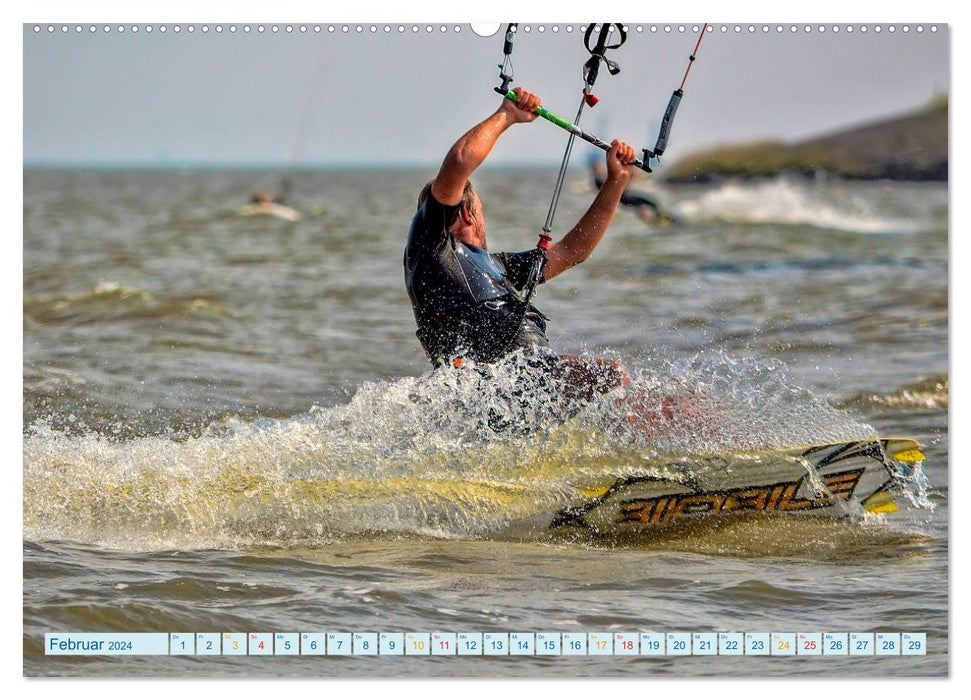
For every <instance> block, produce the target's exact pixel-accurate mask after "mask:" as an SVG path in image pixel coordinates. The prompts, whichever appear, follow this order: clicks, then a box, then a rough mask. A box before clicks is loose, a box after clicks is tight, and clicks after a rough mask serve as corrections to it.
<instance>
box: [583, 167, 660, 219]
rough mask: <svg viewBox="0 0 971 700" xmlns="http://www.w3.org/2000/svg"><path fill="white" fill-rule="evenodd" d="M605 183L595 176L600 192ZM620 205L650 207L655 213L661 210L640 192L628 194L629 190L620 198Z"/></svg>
mask: <svg viewBox="0 0 971 700" xmlns="http://www.w3.org/2000/svg"><path fill="white" fill-rule="evenodd" d="M604 182H605V181H604V180H603V179H602V178H599V177H597V176H596V175H594V176H593V184H594V185H595V186H596V187H597V189H598V190H599V189H600V188H601V187H603V186H604ZM620 203H621V204H623V205H624V206H625V207H650V208H651V209H653V210H654V211H655V212H659V211H660V208H659V207H658V206H657V204H656V203H655V202H653V201H652V200H651V199H649V198H648V197H646V196H645V195H643V194H640V193H638V192H628V191H627V190H624V194H622V195H621V196H620Z"/></svg>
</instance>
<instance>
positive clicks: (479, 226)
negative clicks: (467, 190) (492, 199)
mask: <svg viewBox="0 0 971 700" xmlns="http://www.w3.org/2000/svg"><path fill="white" fill-rule="evenodd" d="M472 199H473V200H474V202H475V203H474V205H473V206H474V207H475V209H474V210H473V213H474V214H475V230H476V232H477V233H478V234H479V235H480V236H482V237H483V238H485V216H484V215H483V213H482V200H481V199H479V193H478V192H476V191H475V190H473V191H472Z"/></svg>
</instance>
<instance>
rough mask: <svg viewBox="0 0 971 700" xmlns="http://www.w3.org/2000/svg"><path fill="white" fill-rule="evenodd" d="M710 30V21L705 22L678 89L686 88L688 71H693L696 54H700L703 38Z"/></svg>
mask: <svg viewBox="0 0 971 700" xmlns="http://www.w3.org/2000/svg"><path fill="white" fill-rule="evenodd" d="M707 31H708V23H707V22H705V26H703V27H702V28H701V36H699V37H698V43H697V44H695V50H694V51H692V52H691V58H690V59H689V60H688V69H687V70H686V71H685V72H684V77H683V78H682V79H681V87H679V88H678V90H684V84H685V83H686V82H688V73H690V72H691V65H692V64H693V63H694V62H695V61H694V59H695V56H697V55H698V49H699V48H700V47H701V40H702V39H704V38H705V32H707Z"/></svg>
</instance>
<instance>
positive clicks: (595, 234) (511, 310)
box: [404, 88, 636, 398]
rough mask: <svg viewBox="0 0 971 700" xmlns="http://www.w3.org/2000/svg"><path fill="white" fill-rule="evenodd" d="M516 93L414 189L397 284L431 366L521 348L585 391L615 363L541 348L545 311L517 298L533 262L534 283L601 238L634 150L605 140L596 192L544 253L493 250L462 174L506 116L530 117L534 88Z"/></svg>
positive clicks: (609, 380)
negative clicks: (400, 280)
mask: <svg viewBox="0 0 971 700" xmlns="http://www.w3.org/2000/svg"><path fill="white" fill-rule="evenodd" d="M515 92H516V95H517V97H518V101H517V102H513V101H512V100H508V99H504V100H503V101H502V104H501V105H500V106H499V109H497V110H496V111H495V113H494V114H492V115H491V116H490V117H488V118H487V119H485V120H484V121H482V122H481V123H479V124H478V125H476V126H475V127H473V128H472V129H471V130H470V131H469V132H468V133H466V134H465V135H464V136H462V138H460V139H459V140H458V141H457V142H456V143H455V145H454V146H452V148H451V149H450V150H449V152H448V155H446V156H445V160H444V161H443V163H442V166H441V169H440V170H439V171H438V175H437V176H436V177H435V179H434V180H431V181H430V182H429V183H428V184H427V185H425V188H424V189H423V190H422V192H421V194H420V195H419V198H418V211H417V212H416V214H415V216H414V218H413V219H412V222H411V230H410V232H409V234H408V244H407V247H406V248H405V255H404V267H405V284H406V286H407V288H408V295H409V297H410V298H411V304H412V308H413V309H414V312H415V320H416V321H417V323H418V332H417V335H418V339H419V340H420V341H421V344H422V346H423V347H424V349H425V352H426V353H427V354H428V356H429V358H431V360H432V363H433V364H435V365H436V366H438V365H441V364H444V363H452V364H454V365H456V366H460V365H461V364H462V363H463V362H464V360H465V359H471V360H474V361H475V362H479V363H483V362H485V363H489V362H495V361H497V360H499V359H501V358H503V357H504V356H506V355H507V354H509V353H510V352H512V351H514V350H518V349H525V351H526V352H527V353H529V354H530V356H531V357H534V358H538V359H539V361H542V362H544V363H546V364H547V365H548V367H549V369H550V370H551V372H552V373H553V374H554V376H557V377H559V378H561V379H563V380H564V382H565V386H568V387H569V389H568V390H567V392H566V393H568V394H569V395H572V396H573V397H575V398H589V397H590V396H592V395H593V394H594V393H595V392H596V393H603V392H604V391H607V390H609V389H611V388H613V387H616V386H621V385H626V384H627V381H628V380H627V372H626V369H625V368H624V367H623V365H620V364H619V363H615V362H612V361H609V360H601V359H593V360H591V359H584V358H579V357H576V356H562V357H561V356H559V355H556V354H555V353H553V352H552V351H551V350H550V349H549V347H548V346H549V343H548V341H547V338H546V317H545V316H543V314H542V313H541V312H540V311H539V310H538V309H536V307H535V306H533V305H532V304H530V303H528V302H527V300H526V299H525V292H526V291H527V290H526V289H525V288H526V287H527V286H528V285H527V281H528V278H529V276H530V272H531V270H534V263H536V262H537V261H538V262H539V265H538V266H537V268H535V269H538V270H539V272H540V274H539V277H538V280H537V283H541V282H546V281H548V280H551V279H553V278H554V277H556V276H557V275H559V274H560V273H561V272H564V271H565V270H568V269H569V268H571V267H573V266H574V265H577V264H578V263H581V262H583V261H584V260H585V259H586V258H587V256H589V255H590V253H591V252H593V249H594V248H595V247H596V246H597V244H598V243H599V242H600V240H601V238H603V235H604V233H606V231H607V226H608V225H609V224H610V220H611V218H612V217H613V215H614V212H615V211H616V210H617V205H618V204H619V203H620V199H621V197H622V196H623V194H624V189H625V188H626V186H627V182H628V180H629V179H630V176H631V163H633V161H634V160H635V157H636V156H635V152H634V149H633V148H632V147H631V146H629V145H627V144H625V143H621V142H620V141H614V142H613V144H612V147H611V149H610V151H609V152H608V153H607V158H606V162H607V174H606V179H605V180H604V183H603V186H602V187H601V188H600V192H599V193H598V194H597V196H596V198H595V199H594V201H593V203H592V204H591V205H590V208H589V209H588V210H587V212H586V213H585V214H584V215H583V217H582V218H581V219H580V221H579V222H577V224H576V226H574V227H573V229H572V230H570V231H569V232H568V233H567V234H566V235H565V236H564V237H563V238H562V239H560V240H559V241H557V242H555V243H551V244H550V246H549V249H548V251H547V252H546V254H545V256H544V253H543V251H542V250H540V249H539V248H535V249H533V250H530V251H526V252H521V253H499V254H493V253H490V252H489V251H488V246H487V243H486V225H485V217H484V214H483V210H482V202H481V201H480V199H479V196H478V194H477V193H476V192H475V190H474V189H473V188H472V185H471V183H470V182H469V177H470V176H471V175H472V173H473V171H475V169H476V168H477V167H479V165H481V164H482V162H483V161H484V160H485V159H486V157H487V156H488V155H489V152H490V151H491V150H492V147H493V146H494V145H495V143H496V140H497V139H498V138H499V136H500V135H501V134H502V133H503V132H504V131H505V130H506V129H508V128H509V127H511V126H513V125H515V124H526V123H529V122H532V121H533V120H535V119H536V114H534V113H533V110H534V109H535V108H536V107H538V106H540V99H539V97H537V96H536V95H534V94H532V93H530V92H527V91H526V90H523V89H522V88H516V89H515Z"/></svg>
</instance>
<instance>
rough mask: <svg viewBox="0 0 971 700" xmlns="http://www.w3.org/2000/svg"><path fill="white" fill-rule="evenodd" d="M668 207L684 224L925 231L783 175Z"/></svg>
mask: <svg viewBox="0 0 971 700" xmlns="http://www.w3.org/2000/svg"><path fill="white" fill-rule="evenodd" d="M673 208H674V211H675V213H676V214H677V216H678V217H679V218H681V219H684V220H686V221H708V220H716V221H723V222H727V223H740V224H741V223H744V224H781V225H791V226H803V225H808V226H813V227H816V228H824V229H835V230H839V231H852V232H855V233H915V232H918V231H921V230H923V229H924V228H925V227H926V224H925V223H924V222H922V221H919V220H916V219H912V218H895V217H888V216H885V215H880V214H878V213H877V211H885V210H886V207H883V206H880V207H878V205H877V202H874V201H870V199H869V198H864V197H861V196H859V195H858V194H852V193H841V192H840V191H839V190H838V189H834V188H833V187H831V186H827V187H821V186H819V185H815V184H813V183H806V182H803V181H798V180H794V179H790V178H785V177H780V178H775V179H772V180H768V181H763V182H755V183H747V182H737V181H729V182H725V183H723V184H721V185H719V186H718V187H715V188H712V189H708V190H706V191H705V192H704V193H703V194H701V195H699V196H698V197H695V198H693V199H686V200H682V201H680V202H678V203H677V204H676V205H675V206H674V207H673Z"/></svg>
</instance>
